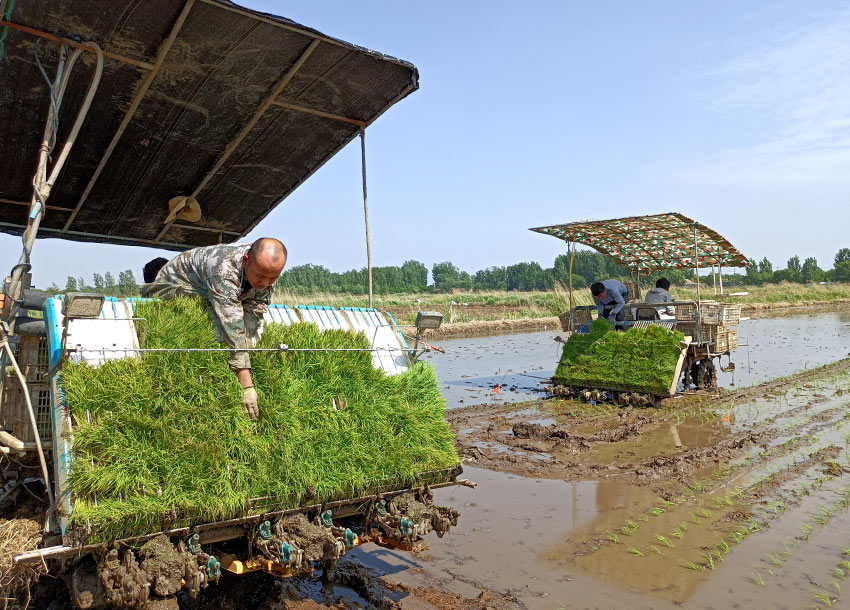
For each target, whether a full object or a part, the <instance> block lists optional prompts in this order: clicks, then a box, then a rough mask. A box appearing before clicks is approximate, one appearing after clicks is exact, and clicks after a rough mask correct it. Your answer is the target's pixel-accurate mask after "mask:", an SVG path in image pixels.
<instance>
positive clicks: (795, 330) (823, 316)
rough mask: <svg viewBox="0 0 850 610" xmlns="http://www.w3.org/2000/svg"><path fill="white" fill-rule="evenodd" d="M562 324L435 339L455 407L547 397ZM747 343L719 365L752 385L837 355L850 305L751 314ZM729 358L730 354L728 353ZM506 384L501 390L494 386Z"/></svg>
mask: <svg viewBox="0 0 850 610" xmlns="http://www.w3.org/2000/svg"><path fill="white" fill-rule="evenodd" d="M563 334H564V333H562V332H560V331H557V332H556V331H545V332H533V333H521V334H511V335H496V336H492V337H474V338H468V339H450V340H442V341H435V342H434V343H435V345H438V346H439V347H441V348H443V349H445V350H446V353H445V354H439V353H431V354H428V355H426V356H425V358H426V361H427V362H431V363H432V364H433V365H434V368H435V369H436V370H437V375H438V376H439V378H440V382H441V383H440V390H441V391H442V393H443V396H445V398H446V401H447V403H448V407H449V408H450V409H452V408H456V407H458V406H466V405H470V404H481V403H498V402H511V401H517V400H529V399H534V398H540V397H541V396H542V395H543V391H542V387H543V386H542V385H541V384H540V382H541V381H543V380H546V379H548V378H549V377H551V376H552V375H553V374H554V372H555V367H556V366H557V364H558V360H559V359H560V357H561V349H562V345H561V344H560V343H556V342H555V341H554V338H555V337H558V336H563ZM738 337H739V342H740V344H741V347H739V348H738V349H737V350H736V351H735V352H733V358H732V360H733V362H735V364H736V370H735V371H734V372H733V373H724V372H723V371H720V370H719V369H718V371H717V374H718V383H719V385H720V386H721V387H724V388H733V387H743V386H749V385H753V384H756V383H760V382H762V381H767V380H769V379H775V378H776V377H781V376H784V375H790V374H792V373H795V372H797V371H801V370H805V369H810V368H815V367H818V366H821V365H823V364H827V363H829V362H834V361H836V360H838V359H840V358H843V357H845V356H847V355H848V352H850V307H841V308H837V309H834V310H829V311H824V310H813V311H808V312H799V311H796V312H795V313H793V314H791V315H779V314H769V315H764V316H761V317H758V318H753V319H750V320H743V321H742V322H741V324H740V326H738ZM723 364H724V365H725V364H726V358H724V359H723ZM495 386H501V387H500V388H499V393H498V394H495V393H494V392H493V388H494V387H495Z"/></svg>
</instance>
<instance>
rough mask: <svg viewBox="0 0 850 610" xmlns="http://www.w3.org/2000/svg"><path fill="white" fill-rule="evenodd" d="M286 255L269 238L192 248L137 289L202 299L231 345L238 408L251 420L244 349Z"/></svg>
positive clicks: (254, 413) (253, 408)
mask: <svg viewBox="0 0 850 610" xmlns="http://www.w3.org/2000/svg"><path fill="white" fill-rule="evenodd" d="M286 256H287V253H286V247H285V246H284V245H283V244H282V243H281V242H280V241H278V240H276V239H273V238H270V237H263V238H261V239H258V240H257V241H255V242H254V243H253V244H222V245H218V246H207V247H205V248H194V249H193V250H187V251H186V252H183V253H182V254H180V255H179V256H176V257H175V258H172V259H171V260H170V261H168V263H166V264H165V265H164V266H163V267H162V268H161V269H160V270H159V271H158V272H157V273H156V274H155V277H154V280H153V281H152V282H150V283H147V284H143V285H142V287H141V293H142V296H145V297H158V298H161V299H173V298H175V297H179V296H189V295H193V294H197V295H200V296H201V297H202V298H203V299H204V300H205V301H206V303H207V305H208V306H209V312H210V318H211V319H212V321H213V326H214V327H215V330H216V334H217V335H218V338H219V340H220V341H223V342H224V343H226V344H227V345H229V346H230V347H231V348H233V351H231V352H230V368H231V369H232V370H233V371H234V372H235V373H236V377H237V378H238V379H239V383H240V384H241V385H242V407H243V408H244V409H245V413H246V414H247V415H248V416H249V417H251V418H252V419H256V418H257V417H258V416H259V414H260V411H259V407H258V405H257V391H256V390H255V389H254V382H253V380H252V379H251V358H250V356H249V354H248V352H247V351H244V350H246V349H248V348H251V347H253V346H254V343H255V342H256V341H257V339H258V338H259V333H260V330H261V328H262V322H263V315H264V314H265V313H266V311H267V310H268V306H269V303H270V302H271V292H272V288H273V287H274V283H275V282H276V281H277V278H278V277H279V276H280V274H281V272H282V271H283V267H284V265H286Z"/></svg>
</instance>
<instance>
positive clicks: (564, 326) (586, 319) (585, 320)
mask: <svg viewBox="0 0 850 610" xmlns="http://www.w3.org/2000/svg"><path fill="white" fill-rule="evenodd" d="M571 311H572V313H573V322H574V324H575V325H576V327H579V326H581V325H582V324H590V322H592V321H593V319H592V318H591V315H590V310H589V309H578V308H576V309H574V310H571ZM558 320H560V322H561V330H563V331H564V332H569V331H570V330H573V329H571V328H570V311H565V312H564V313H562V314H561V315H559V316H558Z"/></svg>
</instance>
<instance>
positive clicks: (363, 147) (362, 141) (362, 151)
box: [360, 127, 372, 308]
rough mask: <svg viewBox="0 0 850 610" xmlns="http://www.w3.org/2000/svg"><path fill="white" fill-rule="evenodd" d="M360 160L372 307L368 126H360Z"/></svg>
mask: <svg viewBox="0 0 850 610" xmlns="http://www.w3.org/2000/svg"><path fill="white" fill-rule="evenodd" d="M360 162H361V166H362V168H363V217H364V218H365V220H366V268H367V273H368V275H369V307H370V308H371V307H372V236H371V234H370V233H369V197H368V195H367V193H366V128H365V127H361V128H360Z"/></svg>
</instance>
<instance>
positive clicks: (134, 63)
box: [0, 20, 154, 70]
mask: <svg viewBox="0 0 850 610" xmlns="http://www.w3.org/2000/svg"><path fill="white" fill-rule="evenodd" d="M0 27H7V28H9V29H10V30H17V31H19V32H24V33H25V34H31V35H33V36H38V37H39V38H46V39H47V40H52V41H53V42H58V43H60V44H61V43H63V42H64V43H65V44H67V45H68V46H71V47H74V48H75V49H79V48H86V49H87V47H86V46H85V42H78V41H76V40H73V39H71V38H62V37H61V36H57V35H56V34H51V33H49V32H43V31H41V30H37V29H35V28H31V27H29V26H26V25H20V24H18V23H12V22H11V21H4V20H0ZM87 50H88V49H87ZM103 56H104V57H108V58H109V59H113V60H115V61H118V62H121V63H123V64H129V65H131V66H135V67H137V68H141V69H142V70H153V69H154V66H153V64H151V63H148V62H146V61H141V60H138V59H132V58H130V57H125V56H124V55H119V54H118V53H111V52H109V51H103Z"/></svg>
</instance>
